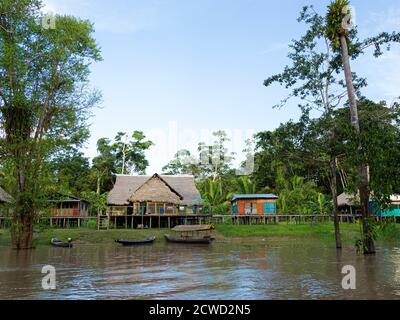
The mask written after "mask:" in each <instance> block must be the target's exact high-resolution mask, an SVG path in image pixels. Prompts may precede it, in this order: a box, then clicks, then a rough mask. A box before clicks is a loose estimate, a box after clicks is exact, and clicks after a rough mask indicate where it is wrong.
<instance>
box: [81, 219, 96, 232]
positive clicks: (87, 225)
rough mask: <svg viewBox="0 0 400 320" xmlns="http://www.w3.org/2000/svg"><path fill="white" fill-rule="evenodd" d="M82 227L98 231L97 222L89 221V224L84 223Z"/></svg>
mask: <svg viewBox="0 0 400 320" xmlns="http://www.w3.org/2000/svg"><path fill="white" fill-rule="evenodd" d="M82 227H86V228H88V229H93V230H96V229H97V221H96V220H93V219H91V220H88V221H87V222H85V223H84V225H82Z"/></svg>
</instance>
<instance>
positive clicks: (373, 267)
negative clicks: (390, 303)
mask: <svg viewBox="0 0 400 320" xmlns="http://www.w3.org/2000/svg"><path fill="white" fill-rule="evenodd" d="M48 264H49V265H53V266H55V267H56V272H57V289H56V290H50V291H45V290H42V288H41V280H42V277H43V275H42V274H41V270H42V267H43V266H44V265H48ZM348 264H350V265H353V266H354V267H355V268H356V270H357V289H356V290H347V291H346V290H343V289H342V288H341V281H342V276H343V275H342V274H341V269H342V266H344V265H348ZM0 298H2V299H18V298H19V299H21V298H22V299H332V298H333V299H383V298H385V299H396V298H400V248H399V247H393V246H390V247H389V246H388V247H379V251H378V254H377V255H376V256H367V257H364V256H362V255H356V254H355V253H354V249H353V248H346V249H344V250H343V251H342V252H339V253H337V252H336V250H335V249H334V248H332V247H328V246H324V245H322V246H321V244H319V243H316V242H302V243H299V242H296V243H291V242H288V241H285V242H284V243H280V242H278V241H273V242H271V243H269V241H265V242H263V243H260V242H257V243H251V244H240V243H234V242H233V243H232V242H231V243H214V244H212V245H211V246H202V245H181V244H166V243H156V244H154V245H146V246H138V247H120V246H118V245H115V244H101V245H83V244H82V245H76V247H74V248H73V249H71V250H68V249H64V248H53V247H47V246H46V247H39V248H37V249H35V250H32V251H22V252H16V251H13V250H10V249H9V248H8V247H0Z"/></svg>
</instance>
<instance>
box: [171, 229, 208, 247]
mask: <svg viewBox="0 0 400 320" xmlns="http://www.w3.org/2000/svg"><path fill="white" fill-rule="evenodd" d="M213 229H214V226H213V225H211V224H205V225H179V226H176V227H174V228H172V229H171V230H172V231H173V232H174V233H175V234H176V235H169V234H166V235H165V239H166V240H167V241H168V242H175V243H202V244H210V243H211V241H212V240H214V238H213V237H212V230H213Z"/></svg>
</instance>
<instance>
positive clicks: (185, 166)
mask: <svg viewBox="0 0 400 320" xmlns="http://www.w3.org/2000/svg"><path fill="white" fill-rule="evenodd" d="M162 172H163V173H164V174H169V175H175V174H190V175H193V176H195V177H198V176H199V175H200V168H199V165H198V160H197V159H196V158H195V157H194V156H192V154H191V153H190V151H189V150H185V149H182V150H179V151H178V152H177V153H176V154H175V156H174V159H173V160H171V161H170V162H169V163H168V164H167V165H166V166H164V167H163V168H162Z"/></svg>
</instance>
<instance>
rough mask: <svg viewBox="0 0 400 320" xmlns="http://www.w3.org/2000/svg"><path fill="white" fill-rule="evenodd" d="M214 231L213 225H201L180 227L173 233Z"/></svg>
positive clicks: (174, 229) (175, 228)
mask: <svg viewBox="0 0 400 320" xmlns="http://www.w3.org/2000/svg"><path fill="white" fill-rule="evenodd" d="M212 229H214V226H213V225H212V224H201V225H179V226H176V227H174V228H172V230H173V231H177V232H189V231H208V230H212Z"/></svg>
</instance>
